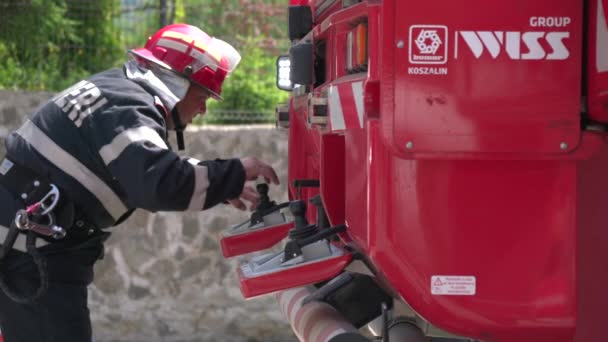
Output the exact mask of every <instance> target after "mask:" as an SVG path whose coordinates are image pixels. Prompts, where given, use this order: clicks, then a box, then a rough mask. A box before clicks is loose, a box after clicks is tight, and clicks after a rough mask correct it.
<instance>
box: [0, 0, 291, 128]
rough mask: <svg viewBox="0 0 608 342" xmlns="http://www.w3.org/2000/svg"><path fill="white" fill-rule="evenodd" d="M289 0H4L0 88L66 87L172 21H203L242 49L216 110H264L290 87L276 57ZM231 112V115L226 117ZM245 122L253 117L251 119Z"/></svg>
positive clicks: (212, 107)
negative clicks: (279, 76)
mask: <svg viewBox="0 0 608 342" xmlns="http://www.w3.org/2000/svg"><path fill="white" fill-rule="evenodd" d="M287 3H288V2H287V0H205V1H200V0H95V1H93V0H2V1H0V88H4V89H26V90H50V91H58V90H61V89H63V88H65V87H67V86H69V85H70V84H73V83H74V82H76V81H78V80H80V79H82V78H85V77H88V76H89V75H90V74H92V73H96V72H98V71H101V70H104V69H106V68H109V67H111V66H118V65H120V64H121V63H122V62H123V61H124V60H125V57H126V54H125V52H126V50H127V49H129V48H134V47H140V46H142V45H143V44H144V43H145V40H146V38H147V37H148V36H150V35H151V34H152V33H154V32H155V31H156V30H158V29H159V28H160V27H161V23H166V22H170V21H174V22H183V23H189V24H192V25H196V26H199V27H201V28H202V29H203V30H205V31H207V32H208V33H210V34H211V35H213V36H216V37H218V38H220V39H223V40H226V41H228V42H229V43H231V44H232V45H234V46H235V47H236V48H237V49H238V50H239V52H240V53H241V55H242V57H243V58H242V61H241V64H240V66H239V67H238V68H237V70H236V71H235V73H234V74H233V75H231V77H229V78H228V80H227V81H226V82H225V84H224V92H223V95H224V98H225V100H224V101H223V102H214V101H210V103H209V112H210V114H209V115H208V116H207V119H208V120H207V121H210V122H226V121H225V120H224V119H218V118H219V117H218V116H214V114H213V113H214V112H215V113H217V112H219V111H222V112H224V113H225V112H226V111H231V112H235V111H236V112H239V113H240V114H243V113H244V112H254V113H265V114H264V115H262V116H259V115H258V116H256V120H257V121H272V120H273V112H274V107H275V105H276V104H277V103H278V102H282V101H285V100H286V98H287V93H285V92H282V91H280V90H278V89H277V88H276V86H275V77H276V67H275V63H276V56H277V55H278V54H279V53H281V52H284V51H285V50H286V49H287V45H288V40H287V38H286V35H287V32H286V31H287V28H286V26H287V25H286V9H287ZM222 117H223V118H225V117H226V116H225V115H222ZM244 121H249V120H248V119H246V120H244Z"/></svg>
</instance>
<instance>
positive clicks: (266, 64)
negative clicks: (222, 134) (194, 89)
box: [204, 38, 289, 123]
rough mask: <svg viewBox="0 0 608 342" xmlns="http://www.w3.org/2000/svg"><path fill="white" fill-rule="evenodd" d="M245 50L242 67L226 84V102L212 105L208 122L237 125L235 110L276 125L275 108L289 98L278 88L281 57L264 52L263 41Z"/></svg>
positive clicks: (251, 40) (254, 40) (250, 43)
mask: <svg viewBox="0 0 608 342" xmlns="http://www.w3.org/2000/svg"><path fill="white" fill-rule="evenodd" d="M241 50H242V51H241V56H242V60H241V63H240V65H239V66H238V67H237V69H236V70H235V71H234V73H233V74H232V75H231V76H230V77H229V78H228V79H226V81H225V82H224V86H223V90H222V96H223V97H224V100H223V101H220V102H217V101H212V100H211V101H209V102H208V114H207V115H206V116H205V118H204V122H205V123H231V122H234V119H235V118H234V117H233V118H231V117H230V115H229V114H230V112H234V111H237V112H245V113H254V114H255V115H254V116H253V118H252V120H251V122H274V111H273V109H274V108H275V106H276V105H277V104H278V103H280V102H285V101H286V100H287V98H288V96H289V95H288V93H286V92H284V91H281V90H279V89H278V88H277V87H276V58H277V57H276V56H274V55H271V54H269V53H267V52H266V51H265V50H264V49H262V48H261V47H260V44H259V39H254V38H252V39H250V40H248V41H247V42H246V44H244V45H243V47H242V49H241ZM226 111H229V112H226ZM237 118H238V117H237Z"/></svg>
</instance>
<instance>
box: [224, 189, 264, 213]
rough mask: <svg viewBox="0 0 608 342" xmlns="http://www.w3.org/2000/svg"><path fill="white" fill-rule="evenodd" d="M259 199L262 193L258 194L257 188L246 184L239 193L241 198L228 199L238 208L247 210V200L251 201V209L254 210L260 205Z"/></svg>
mask: <svg viewBox="0 0 608 342" xmlns="http://www.w3.org/2000/svg"><path fill="white" fill-rule="evenodd" d="M259 200H260V194H258V192H257V191H255V189H254V188H252V187H251V186H249V185H245V186H244V187H243V192H241V194H240V195H239V198H234V199H231V200H228V203H230V204H231V205H232V206H233V207H235V208H237V209H240V210H247V204H245V202H249V203H250V204H249V209H250V210H254V209H255V208H257V206H258V203H259Z"/></svg>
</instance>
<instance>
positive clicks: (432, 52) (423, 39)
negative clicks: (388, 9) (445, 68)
mask: <svg viewBox="0 0 608 342" xmlns="http://www.w3.org/2000/svg"><path fill="white" fill-rule="evenodd" d="M409 42H410V46H409V60H410V63H412V64H445V63H447V61H448V28H447V26H441V25H412V26H410V37H409Z"/></svg>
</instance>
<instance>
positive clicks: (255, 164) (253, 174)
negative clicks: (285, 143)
mask: <svg viewBox="0 0 608 342" xmlns="http://www.w3.org/2000/svg"><path fill="white" fill-rule="evenodd" d="M241 163H242V164H243V168H245V178H246V179H247V180H249V181H253V180H256V179H258V177H260V176H262V177H264V180H266V183H271V182H272V183H273V184H277V185H278V184H279V177H277V173H276V172H275V171H274V169H273V168H272V166H270V165H268V164H266V163H264V162H262V161H260V160H258V159H257V158H255V157H247V158H242V159H241Z"/></svg>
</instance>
